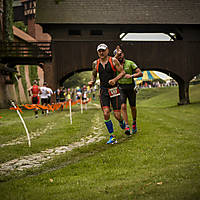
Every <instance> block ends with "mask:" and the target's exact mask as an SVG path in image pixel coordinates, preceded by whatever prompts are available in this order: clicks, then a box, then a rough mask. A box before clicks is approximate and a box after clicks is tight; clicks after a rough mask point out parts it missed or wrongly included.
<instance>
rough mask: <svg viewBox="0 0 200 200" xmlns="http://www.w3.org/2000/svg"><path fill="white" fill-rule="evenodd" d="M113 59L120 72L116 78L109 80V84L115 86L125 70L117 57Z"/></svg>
mask: <svg viewBox="0 0 200 200" xmlns="http://www.w3.org/2000/svg"><path fill="white" fill-rule="evenodd" d="M112 60H113V63H114V66H115V68H116V70H117V71H118V72H119V74H118V75H117V76H116V77H115V78H113V79H111V80H109V84H110V85H112V86H113V85H115V83H116V82H117V81H118V80H119V79H121V78H122V77H124V75H125V71H124V69H123V67H122V65H120V63H119V61H118V60H117V59H116V58H113V59H112Z"/></svg>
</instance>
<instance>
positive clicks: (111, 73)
mask: <svg viewBox="0 0 200 200" xmlns="http://www.w3.org/2000/svg"><path fill="white" fill-rule="evenodd" d="M96 69H97V72H98V73H99V79H100V87H101V88H112V87H116V85H114V86H112V85H110V84H109V83H108V81H109V80H111V79H113V78H115V77H116V69H115V67H114V65H113V63H112V57H109V60H108V62H107V63H106V64H105V68H104V67H103V65H102V64H101V63H100V59H98V60H97V65H96Z"/></svg>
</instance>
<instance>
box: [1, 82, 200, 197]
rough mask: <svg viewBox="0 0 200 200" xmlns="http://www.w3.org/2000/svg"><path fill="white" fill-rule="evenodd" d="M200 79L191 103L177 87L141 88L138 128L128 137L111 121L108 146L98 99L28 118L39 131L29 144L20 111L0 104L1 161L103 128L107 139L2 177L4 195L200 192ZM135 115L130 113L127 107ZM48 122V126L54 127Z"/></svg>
mask: <svg viewBox="0 0 200 200" xmlns="http://www.w3.org/2000/svg"><path fill="white" fill-rule="evenodd" d="M199 91H200V85H195V86H191V87H190V98H191V99H190V100H191V104H189V105H185V106H178V105H177V102H178V99H177V93H178V88H176V87H175V88H151V89H143V90H141V91H140V92H139V94H138V97H137V108H138V109H137V110H138V133H137V134H136V135H134V136H132V137H127V136H126V135H124V134H123V131H121V130H120V128H119V125H118V123H117V122H116V121H114V119H113V116H112V119H113V122H114V127H115V133H116V136H117V138H118V144H116V145H106V144H105V143H106V140H107V138H108V134H107V131H106V128H105V126H104V121H103V115H102V111H101V109H98V108H96V106H95V105H94V103H98V102H93V103H91V104H89V105H88V109H87V111H86V110H84V113H83V114H81V113H80V106H79V105H76V106H74V108H73V125H71V124H70V122H69V116H68V114H69V111H67V110H66V111H63V112H56V113H51V114H50V115H49V116H48V117H44V116H41V115H40V117H39V120H38V119H35V118H34V117H33V112H32V111H25V112H24V113H23V116H24V118H25V121H26V122H27V126H28V128H29V130H30V132H31V134H33V133H34V132H40V133H41V132H42V130H44V129H45V128H46V130H47V131H46V132H44V131H43V132H42V134H40V135H39V136H37V137H34V138H33V139H32V147H31V148H29V147H28V145H27V142H26V137H24V135H25V132H24V130H23V127H22V126H21V124H20V121H19V119H18V117H17V115H16V113H15V112H14V111H8V110H1V111H0V115H1V116H2V117H3V118H2V119H0V120H1V121H0V123H1V124H0V140H1V144H6V143H8V142H9V141H13V140H14V139H17V138H20V137H24V143H21V144H18V145H10V146H5V147H2V148H0V156H1V163H5V162H7V161H9V160H12V159H16V158H20V157H21V156H25V155H31V154H34V153H38V152H41V151H42V150H45V149H47V148H54V147H57V146H62V145H69V144H71V143H73V142H76V141H80V140H81V138H83V137H86V136H89V135H91V134H93V133H94V132H95V131H96V130H98V131H100V132H101V134H102V136H105V137H106V138H105V139H103V140H101V141H100V142H96V143H91V144H89V145H86V146H82V147H79V148H76V149H74V150H72V151H70V152H67V153H65V154H62V155H60V156H57V157H55V158H54V159H52V160H50V161H49V162H47V163H45V164H44V165H42V167H39V168H33V169H29V170H25V171H21V172H20V171H19V172H18V171H16V172H15V171H14V172H12V173H11V174H6V175H2V176H1V183H0V189H1V190H0V193H1V194H0V195H1V197H2V199H42V200H43V199H44V200H49V199H52V200H56V199H59V200H61V199H63V200H64V199H65V200H66V199H74V200H75V199H77V200H78V199H81V200H82V199H87V200H88V199H91V200H93V199H109V200H110V199H142V200H143V199H148V200H149V199H156V200H157V199H161V200H163V199H167V200H169V199H170V200H171V199H178V200H180V199H187V200H190V199H191V200H195V199H196V200H197V199H199V196H200V182H199V179H200V168H199V166H200V157H199V155H200V150H199V146H200V131H199V130H200V125H199V122H200V115H199V113H200V92H199ZM129 116H130V112H129ZM48 127H50V128H48Z"/></svg>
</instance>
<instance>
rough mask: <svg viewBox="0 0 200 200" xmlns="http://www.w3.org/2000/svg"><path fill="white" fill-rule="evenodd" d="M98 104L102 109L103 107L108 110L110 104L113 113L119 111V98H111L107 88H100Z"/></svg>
mask: <svg viewBox="0 0 200 200" xmlns="http://www.w3.org/2000/svg"><path fill="white" fill-rule="evenodd" d="M100 103H101V108H102V109H104V107H109V108H110V104H111V105H112V108H113V110H114V111H120V110H121V104H120V96H116V97H112V98H111V97H110V96H109V93H108V89H107V88H100Z"/></svg>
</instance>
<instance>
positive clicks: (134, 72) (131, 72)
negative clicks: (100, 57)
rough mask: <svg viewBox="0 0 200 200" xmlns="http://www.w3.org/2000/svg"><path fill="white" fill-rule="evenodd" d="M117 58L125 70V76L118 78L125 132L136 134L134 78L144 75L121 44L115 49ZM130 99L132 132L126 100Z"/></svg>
mask: <svg viewBox="0 0 200 200" xmlns="http://www.w3.org/2000/svg"><path fill="white" fill-rule="evenodd" d="M114 55H115V58H117V59H118V60H119V62H120V64H121V65H122V66H123V69H124V71H125V73H126V74H125V76H124V77H123V78H122V79H120V80H118V83H119V90H120V100H121V112H122V116H123V118H124V121H125V123H126V126H125V134H127V135H130V134H131V133H132V134H134V133H136V132H137V126H136V92H135V90H134V88H135V81H134V78H138V77H142V76H143V74H142V71H141V70H140V68H139V67H138V66H137V65H136V64H135V62H133V61H131V60H127V59H125V57H124V53H123V51H122V50H121V49H120V48H119V46H118V47H117V48H116V49H115V51H114ZM127 98H128V101H129V104H130V108H131V114H132V119H133V122H132V132H130V126H129V123H128V115H127V105H126V101H127Z"/></svg>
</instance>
